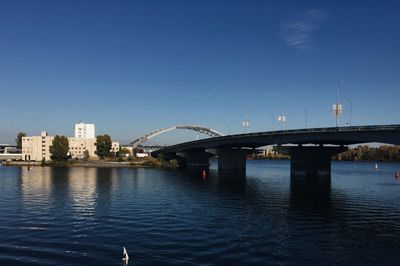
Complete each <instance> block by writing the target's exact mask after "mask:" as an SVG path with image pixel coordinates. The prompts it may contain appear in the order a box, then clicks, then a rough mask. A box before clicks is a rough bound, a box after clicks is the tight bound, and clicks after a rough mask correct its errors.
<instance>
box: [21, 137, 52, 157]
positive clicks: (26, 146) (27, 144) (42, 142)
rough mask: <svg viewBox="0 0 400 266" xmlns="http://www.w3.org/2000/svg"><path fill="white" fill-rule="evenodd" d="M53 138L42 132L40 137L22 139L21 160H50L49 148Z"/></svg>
mask: <svg viewBox="0 0 400 266" xmlns="http://www.w3.org/2000/svg"><path fill="white" fill-rule="evenodd" d="M53 139H54V137H53V136H49V135H48V134H47V132H46V131H42V133H41V134H40V136H30V137H23V138H22V160H24V161H42V160H43V159H44V160H45V161H48V160H50V146H51V145H52V144H53Z"/></svg>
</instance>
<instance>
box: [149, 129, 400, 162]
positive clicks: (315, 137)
mask: <svg viewBox="0 0 400 266" xmlns="http://www.w3.org/2000/svg"><path fill="white" fill-rule="evenodd" d="M370 142H379V143H387V144H396V145H399V144H400V125H375V126H353V127H329V128H310V129H296V130H280V131H268V132H256V133H247V134H237V135H228V136H222V137H214V138H208V139H202V140H197V141H190V142H185V143H181V144H177V145H173V146H169V147H167V148H164V149H160V150H157V151H155V152H153V153H152V155H153V156H157V155H158V154H160V153H163V154H165V153H176V152H181V151H187V150H196V149H218V148H257V147H261V146H266V145H275V144H327V145H329V144H331V145H350V144H357V143H370Z"/></svg>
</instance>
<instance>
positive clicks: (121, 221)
mask: <svg viewBox="0 0 400 266" xmlns="http://www.w3.org/2000/svg"><path fill="white" fill-rule="evenodd" d="M374 165H375V164H374V163H360V162H357V163H353V162H333V163H332V177H331V178H318V179H312V178H293V179H291V178H290V176H289V162H288V161H248V162H247V174H246V176H243V175H239V174H238V175H232V174H219V175H218V172H217V170H216V164H215V162H213V164H212V166H211V169H210V171H209V172H208V173H207V176H206V177H203V176H202V175H201V173H200V171H190V172H189V171H176V170H160V169H134V168H78V167H77V168H50V167H43V168H42V167H35V168H33V169H31V170H30V171H28V170H27V168H26V167H24V168H19V167H0V265H85V266H87V265H121V264H122V247H123V246H125V247H126V248H127V250H128V253H129V256H130V260H129V265H396V264H397V265H400V253H399V252H400V180H396V178H395V172H396V171H399V170H400V164H394V163H380V164H379V165H378V166H379V168H378V169H377V170H374Z"/></svg>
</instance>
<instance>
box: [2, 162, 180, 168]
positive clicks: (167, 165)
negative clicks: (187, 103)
mask: <svg viewBox="0 0 400 266" xmlns="http://www.w3.org/2000/svg"><path fill="white" fill-rule="evenodd" d="M3 165H4V166H50V167H53V166H62V167H109V168H113V167H125V168H174V167H176V165H174V164H171V163H168V162H163V163H161V162H158V161H156V160H145V161H133V162H112V161H100V160H96V161H69V162H61V163H58V162H46V163H44V164H43V165H42V162H28V161H8V162H3Z"/></svg>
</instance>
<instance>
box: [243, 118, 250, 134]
mask: <svg viewBox="0 0 400 266" xmlns="http://www.w3.org/2000/svg"><path fill="white" fill-rule="evenodd" d="M242 125H243V127H244V132H245V133H247V128H248V127H249V126H250V122H249V120H247V118H245V119H244V120H243V122H242Z"/></svg>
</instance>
